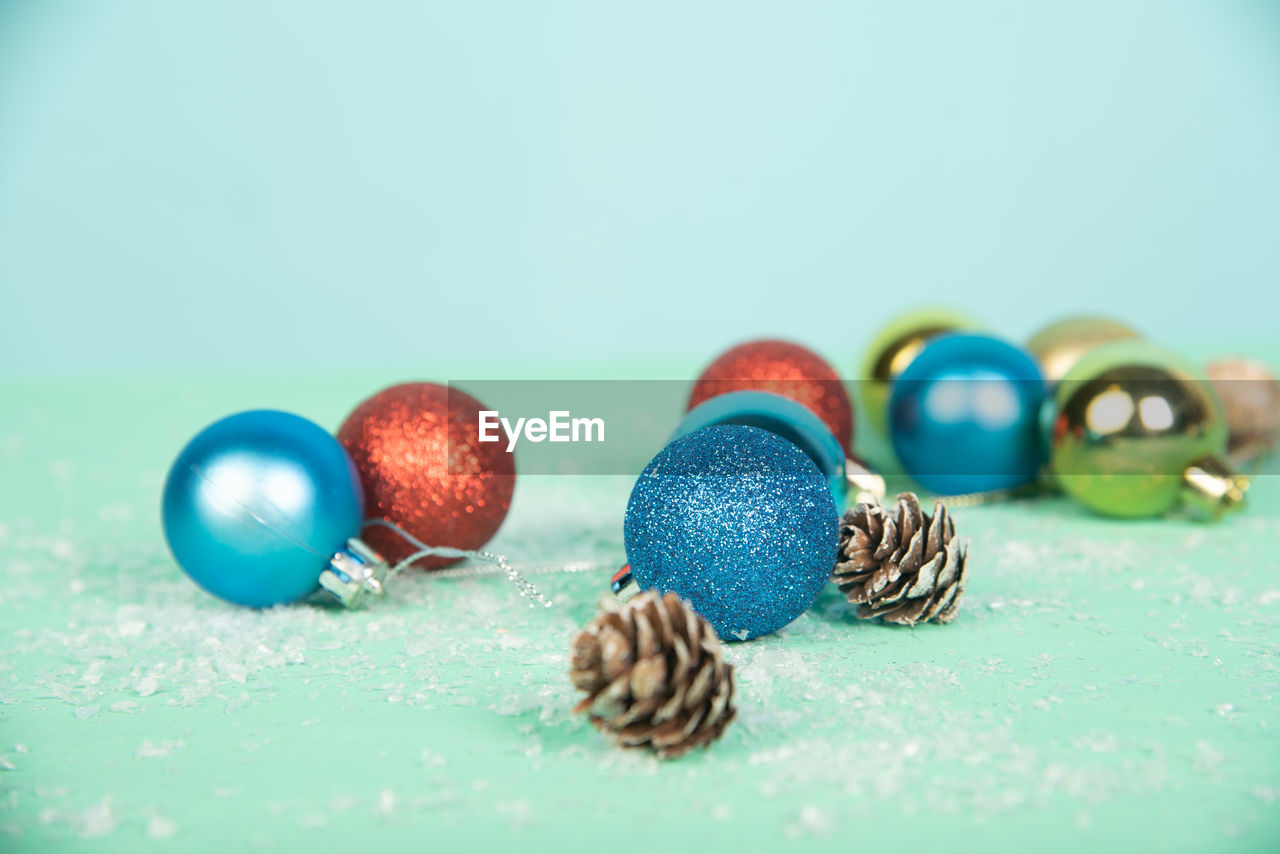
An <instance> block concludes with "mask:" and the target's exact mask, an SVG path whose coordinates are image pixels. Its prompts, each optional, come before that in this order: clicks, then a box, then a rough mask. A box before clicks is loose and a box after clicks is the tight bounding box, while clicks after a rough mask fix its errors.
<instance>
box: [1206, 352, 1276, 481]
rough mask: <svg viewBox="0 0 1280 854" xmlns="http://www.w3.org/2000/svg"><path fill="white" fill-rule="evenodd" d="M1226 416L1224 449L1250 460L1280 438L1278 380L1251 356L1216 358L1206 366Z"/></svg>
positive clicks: (1265, 452) (1245, 461)
mask: <svg viewBox="0 0 1280 854" xmlns="http://www.w3.org/2000/svg"><path fill="white" fill-rule="evenodd" d="M1205 373H1206V374H1208V377H1209V381H1210V382H1212V383H1213V390H1214V391H1215V392H1217V395H1218V400H1220V401H1221V402H1222V411H1223V414H1224V415H1225V416H1226V418H1227V453H1229V454H1230V455H1231V457H1232V459H1234V460H1240V461H1243V462H1244V463H1246V464H1251V463H1253V462H1255V461H1257V460H1260V459H1261V458H1263V457H1265V456H1266V455H1267V454H1269V453H1271V451H1273V450H1275V447H1276V443H1277V440H1280V380H1277V379H1276V375H1275V372H1274V371H1272V370H1271V368H1269V367H1267V366H1266V365H1264V364H1263V363H1262V362H1259V361H1256V360H1254V359H1243V358H1239V357H1232V358H1226V359H1216V360H1215V361H1212V362H1210V363H1209V364H1208V365H1206V366H1205Z"/></svg>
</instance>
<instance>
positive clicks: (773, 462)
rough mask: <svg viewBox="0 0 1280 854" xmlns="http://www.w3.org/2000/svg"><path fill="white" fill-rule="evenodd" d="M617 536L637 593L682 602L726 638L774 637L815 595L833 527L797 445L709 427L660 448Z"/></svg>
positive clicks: (822, 485) (827, 501)
mask: <svg viewBox="0 0 1280 854" xmlns="http://www.w3.org/2000/svg"><path fill="white" fill-rule="evenodd" d="M624 535H625V541H626V549H627V560H628V562H629V563H630V564H631V570H632V574H633V576H634V578H635V581H636V584H637V585H638V586H639V587H640V588H641V589H642V590H650V589H656V590H659V591H664V592H665V591H671V592H674V593H676V594H678V595H679V596H680V597H681V598H683V599H685V600H686V601H688V602H689V603H690V605H692V606H693V609H694V610H695V611H697V612H698V613H699V614H701V615H702V616H703V617H705V618H706V619H707V620H708V621H709V622H710V623H711V625H712V626H714V627H715V630H716V633H717V634H719V635H720V637H721V638H722V639H724V640H747V639H750V638H754V637H758V636H760V635H765V634H769V633H770V632H774V631H777V630H778V629H780V628H782V627H783V626H785V625H787V624H788V623H790V622H791V621H792V620H794V619H795V618H796V617H798V616H800V615H801V614H802V613H804V612H805V610H807V609H808V608H809V606H810V605H812V604H813V601H814V600H815V599H816V598H817V597H818V594H819V593H820V592H821V591H822V588H823V586H824V585H825V584H826V583H827V579H828V578H829V577H830V575H831V570H832V567H833V566H834V565H835V558H836V549H837V547H838V544H839V519H838V516H837V514H836V506H835V501H834V500H833V499H832V497H831V491H830V490H829V489H828V488H827V483H826V480H825V479H824V478H823V476H822V473H821V472H819V471H818V467H817V466H816V465H814V463H813V461H812V460H811V459H809V457H808V456H806V455H805V454H804V452H802V451H801V450H800V449H798V448H797V447H796V446H795V445H793V444H792V443H790V442H788V441H787V440H785V439H781V438H779V437H778V436H776V435H774V434H773V433H770V432H768V431H765V430H761V429H758V428H756V427H744V426H739V425H717V426H713V427H707V428H705V429H703V430H699V431H697V432H696V433H691V434H689V435H688V436H685V437H684V438H682V439H677V440H676V441H674V442H672V443H671V444H669V445H667V447H666V448H664V449H663V450H662V451H661V452H660V453H659V454H658V455H657V456H656V457H654V458H653V459H652V460H651V461H650V462H649V464H648V465H647V466H645V469H644V471H643V472H641V474H640V477H639V479H637V480H636V484H635V487H634V488H633V489H632V490H631V499H630V501H629V502H628V503H627V514H626V522H625V525H624Z"/></svg>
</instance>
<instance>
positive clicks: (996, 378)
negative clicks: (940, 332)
mask: <svg viewBox="0 0 1280 854" xmlns="http://www.w3.org/2000/svg"><path fill="white" fill-rule="evenodd" d="M1044 397H1045V389H1044V379H1043V378H1042V377H1041V376H1040V369H1039V368H1038V367H1036V363H1035V361H1034V360H1033V359H1032V358H1031V357H1030V356H1029V355H1028V354H1027V353H1026V352H1024V351H1023V350H1021V349H1019V348H1018V347H1015V346H1014V345H1012V344H1009V343H1007V342H1004V341H1001V340H999V339H998V338H992V337H990V336H987V335H962V334H954V335H944V336H940V337H938V338H935V339H933V340H932V341H930V342H929V343H928V344H927V345H925V348H924V349H923V350H921V351H920V354H919V355H918V356H916V357H915V359H913V360H912V361H911V364H909V365H908V366H907V368H906V370H904V371H903V372H902V374H901V375H900V376H899V377H898V379H897V380H895V381H894V383H893V392H892V394H891V396H890V398H889V437H890V439H891V440H892V442H893V449H894V452H895V453H896V454H897V456H898V460H899V462H901V463H902V466H903V468H904V469H905V470H906V472H907V474H909V475H911V477H912V478H914V479H915V480H916V482H918V483H919V484H920V485H921V486H924V487H926V488H927V489H930V490H933V491H934V492H937V493H940V494H942V495H958V494H961V493H967V492H986V491H989V490H995V489H1012V488H1015V487H1019V486H1022V485H1024V484H1027V483H1030V482H1031V481H1033V480H1035V478H1036V475H1037V473H1038V471H1039V468H1040V466H1041V464H1042V463H1043V462H1044V449H1043V444H1042V441H1041V438H1040V429H1039V420H1038V419H1039V414H1040V407H1041V405H1042V403H1043V402H1044Z"/></svg>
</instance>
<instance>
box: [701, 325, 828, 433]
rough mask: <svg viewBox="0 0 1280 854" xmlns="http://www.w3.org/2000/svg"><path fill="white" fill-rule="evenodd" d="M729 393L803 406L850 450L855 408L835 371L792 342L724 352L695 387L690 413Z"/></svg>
mask: <svg viewBox="0 0 1280 854" xmlns="http://www.w3.org/2000/svg"><path fill="white" fill-rule="evenodd" d="M730 391H770V392H773V393H774V394H779V395H782V396H783V397H789V398H791V399H792V400H794V401H796V402H797V403H802V404H804V405H805V406H807V407H808V408H809V409H810V410H811V411H812V412H813V413H814V414H815V415H817V416H818V417H819V418H821V419H822V420H823V422H824V423H825V424H826V425H827V427H828V428H830V430H831V432H832V433H833V434H834V435H835V437H836V438H837V439H838V440H839V441H840V444H841V445H842V446H843V447H844V449H845V453H849V452H850V450H851V449H852V448H853V404H851V403H850V402H849V393H848V392H847V391H846V390H845V387H844V383H843V382H841V381H840V377H839V376H838V375H837V374H836V372H835V370H834V369H833V368H832V367H831V366H830V365H829V364H827V363H826V361H825V360H824V359H823V358H822V357H821V356H819V355H818V354H817V353H814V352H813V351H812V350H808V349H806V348H804V347H801V346H800V345H799V344H792V343H791V342H790V341H775V340H769V339H766V340H763V341H748V342H747V343H745V344H739V345H738V346H737V347H734V348H732V349H731V350H727V351H725V352H724V353H723V354H722V355H721V356H720V357H719V358H718V359H716V360H715V361H714V362H712V363H711V364H710V365H708V366H707V369H706V370H705V371H703V372H702V376H700V377H698V380H697V382H695V383H694V384H693V393H692V394H690V395H689V406H688V408H689V409H693V407H695V406H697V405H698V404H699V403H702V402H703V401H704V400H707V399H708V398H712V397H715V396H716V395H719V394H724V393H725V392H730Z"/></svg>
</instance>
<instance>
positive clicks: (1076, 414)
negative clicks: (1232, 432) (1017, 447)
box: [1046, 341, 1248, 517]
mask: <svg viewBox="0 0 1280 854" xmlns="http://www.w3.org/2000/svg"><path fill="white" fill-rule="evenodd" d="M1052 406H1053V410H1052V411H1051V412H1049V413H1047V418H1046V420H1047V421H1048V426H1049V443H1050V466H1051V467H1052V469H1053V473H1054V475H1055V477H1056V482H1057V483H1058V484H1059V486H1061V487H1062V489H1063V490H1064V491H1066V492H1067V493H1068V494H1070V495H1071V496H1073V497H1074V498H1076V499H1078V500H1079V501H1080V502H1081V503H1083V504H1085V505H1086V506H1087V507H1090V508H1091V509H1093V510H1095V511H1097V512H1099V513H1103V514H1105V515H1108V516H1124V517H1146V516H1159V515H1162V514H1164V513H1166V512H1167V511H1169V510H1171V509H1172V508H1174V507H1175V506H1176V505H1178V504H1179V503H1180V502H1187V504H1188V505H1189V507H1190V509H1192V510H1194V511H1197V512H1199V513H1200V514H1202V515H1207V516H1210V517H1216V516H1218V515H1220V514H1221V513H1222V512H1224V511H1226V510H1229V509H1231V508H1233V507H1236V506H1238V505H1239V504H1240V503H1241V502H1243V500H1244V492H1245V490H1246V489H1247V488H1248V481H1247V479H1245V478H1242V477H1240V476H1238V475H1235V474H1233V473H1232V472H1231V471H1230V469H1229V468H1228V466H1227V465H1226V464H1225V463H1223V462H1222V460H1221V458H1220V455H1221V454H1222V453H1223V452H1224V451H1225V450H1226V446H1227V425H1226V419H1225V418H1224V417H1223V414H1222V409H1221V405H1220V404H1219V403H1218V400H1217V398H1216V397H1215V396H1214V394H1213V391H1212V389H1211V388H1210V387H1209V384H1208V382H1207V381H1205V380H1202V379H1199V378H1197V377H1196V376H1195V372H1194V370H1193V369H1192V368H1191V367H1190V365H1188V364H1187V363H1186V362H1184V361H1183V360H1182V359H1180V358H1179V357H1178V356H1176V355H1174V354H1172V353H1169V352H1167V351H1164V350H1161V349H1159V348H1156V347H1154V346H1152V345H1150V344H1148V343H1146V342H1143V341H1119V342H1115V343H1112V344H1104V345H1102V346H1100V347H1097V348H1095V349H1094V350H1092V351H1091V352H1089V353H1088V354H1087V355H1085V356H1084V357H1083V358H1081V359H1080V361H1079V362H1077V363H1076V365H1075V367H1074V368H1072V369H1071V371H1070V372H1068V374H1067V375H1066V376H1065V377H1064V378H1063V379H1062V382H1061V383H1060V384H1059V385H1058V388H1057V389H1056V391H1055V393H1054V396H1053V399H1052Z"/></svg>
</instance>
